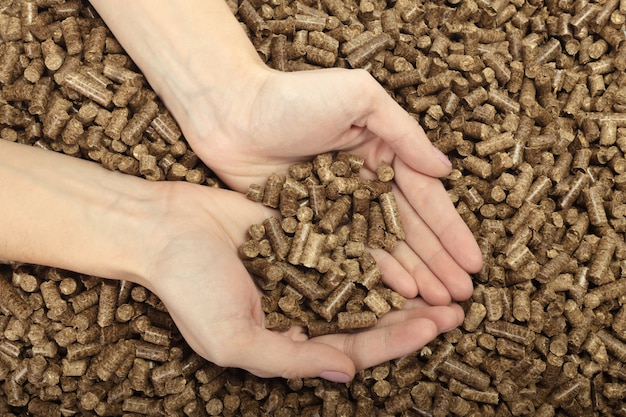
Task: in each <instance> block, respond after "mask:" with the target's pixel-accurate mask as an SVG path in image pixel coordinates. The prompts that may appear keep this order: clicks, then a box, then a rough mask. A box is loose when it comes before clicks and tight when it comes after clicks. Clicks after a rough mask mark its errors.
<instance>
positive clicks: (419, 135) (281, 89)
mask: <svg viewBox="0 0 626 417" xmlns="http://www.w3.org/2000/svg"><path fill="white" fill-rule="evenodd" d="M212 94H215V92H213V93H212ZM219 94H221V95H220V99H219V103H220V105H219V106H216V105H211V106H210V108H209V109H208V110H207V108H206V104H205V106H204V107H203V103H207V102H209V103H210V102H211V99H207V100H202V99H200V100H198V101H194V104H199V105H196V106H195V109H194V110H191V109H190V113H189V114H187V115H186V116H185V118H184V120H183V122H182V123H181V125H182V127H183V130H184V132H185V135H186V137H187V139H188V140H189V142H190V144H191V145H192V147H193V149H194V150H195V151H196V153H198V155H199V156H200V157H201V158H202V159H203V160H204V161H205V162H206V163H207V164H208V165H209V166H210V167H211V168H212V169H213V170H214V171H215V172H216V173H217V174H218V175H219V176H220V177H221V178H222V180H224V181H225V182H226V183H227V184H228V185H229V186H230V187H232V188H233V189H236V190H239V191H244V190H245V189H246V188H247V187H248V185H249V184H251V183H258V184H262V183H263V182H264V181H265V178H267V176H268V175H269V174H271V173H272V172H277V173H282V172H286V170H287V167H288V166H289V165H290V164H292V163H293V162H296V161H302V160H306V159H310V158H312V157H313V156H315V155H317V154H319V153H323V152H326V151H330V150H348V151H350V152H352V153H355V154H359V155H361V156H363V157H365V161H366V165H365V169H364V172H365V175H370V176H371V175H373V174H372V172H373V171H374V170H375V168H376V167H377V166H378V165H379V164H380V163H381V161H386V162H388V163H390V164H392V166H393V168H394V169H395V172H396V177H395V180H396V184H397V189H396V192H397V197H398V200H399V205H400V210H401V216H402V220H403V222H404V225H405V228H406V230H407V240H406V242H405V243H403V244H400V245H399V246H398V248H397V249H396V250H395V251H394V252H393V256H390V255H389V254H387V253H385V252H383V251H378V252H376V253H375V257H376V258H377V260H378V261H379V262H380V263H381V264H383V265H385V266H386V269H387V270H388V271H390V272H389V274H387V275H385V277H384V280H385V282H386V283H387V284H388V285H389V286H391V287H392V288H394V289H395V290H396V291H398V292H400V293H401V294H403V295H404V296H406V297H410V298H412V297H415V296H416V295H417V294H420V295H421V296H422V297H423V298H424V300H426V301H427V302H428V303H430V304H433V305H447V304H449V303H450V301H451V299H454V300H463V299H466V298H468V297H470V295H471V294H472V282H471V279H470V277H469V275H468V272H477V271H479V270H480V268H481V265H482V259H481V254H480V251H479V249H478V247H477V245H476V242H475V241H474V238H473V236H472V234H471V232H470V231H469V230H468V229H467V227H466V225H465V224H464V223H463V221H462V219H461V218H460V217H459V215H458V214H457V213H456V210H455V209H454V207H453V205H452V204H451V202H450V200H449V198H448V195H447V194H446V192H445V190H444V188H443V186H442V184H441V182H440V181H439V180H438V179H437V178H436V177H439V176H443V175H446V174H448V172H449V169H450V166H449V163H448V162H447V159H446V158H445V156H444V155H443V154H441V153H440V152H438V151H436V150H435V148H433V146H432V145H431V143H430V141H429V140H428V138H427V137H426V135H425V133H424V131H423V130H422V129H421V127H420V126H419V124H418V123H417V121H416V120H414V119H413V118H412V117H411V116H410V115H409V114H408V113H407V112H405V111H404V110H403V109H402V108H401V107H400V106H399V105H398V104H397V103H395V101H394V100H393V99H392V98H391V97H390V96H389V95H388V94H387V93H386V92H385V91H384V89H383V88H382V87H381V86H380V85H379V84H378V83H377V82H376V81H375V80H374V79H373V78H372V77H371V76H370V75H369V74H368V73H366V72H365V71H361V70H345V69H329V70H316V71H304V72H298V73H280V72H276V71H272V70H267V69H261V70H257V71H255V72H253V75H251V76H249V77H248V79H247V80H242V81H241V82H240V83H239V88H238V89H224V90H223V91H221V92H220V93H219ZM205 110H206V111H205ZM206 118H210V119H211V121H210V122H206ZM185 122H187V123H185Z"/></svg>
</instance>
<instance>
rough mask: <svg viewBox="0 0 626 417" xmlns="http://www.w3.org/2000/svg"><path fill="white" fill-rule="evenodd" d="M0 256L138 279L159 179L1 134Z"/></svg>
mask: <svg viewBox="0 0 626 417" xmlns="http://www.w3.org/2000/svg"><path fill="white" fill-rule="evenodd" d="M0 184H2V186H0V201H2V215H1V216H0V259H3V260H12V261H20V262H25V263H34V264H39V265H49V266H54V267H59V268H64V269H68V270H73V271H77V272H81V273H85V274H90V275H95V276H100V277H107V278H114V279H126V280H132V281H135V282H140V283H145V282H143V277H144V276H145V273H144V265H142V263H141V262H142V259H143V258H144V257H145V252H144V253H142V252H143V251H145V249H146V248H145V247H144V243H143V242H146V241H147V239H146V238H147V236H146V231H147V232H149V230H150V221H149V219H150V218H152V216H154V214H155V213H150V212H149V209H150V208H151V207H153V204H152V201H153V200H154V197H152V195H153V193H154V192H155V191H159V190H156V189H154V187H159V186H158V185H157V184H153V183H150V182H148V181H145V180H141V179H139V178H134V177H130V176H126V175H123V174H120V173H118V172H112V171H107V170H106V169H104V168H102V167H101V166H99V165H97V164H94V163H92V162H87V161H83V160H80V159H78V158H71V157H66V156H63V155H60V154H56V153H54V152H51V151H44V150H41V149H37V148H33V147H29V146H24V145H19V144H15V143H10V142H6V141H2V140H0Z"/></svg>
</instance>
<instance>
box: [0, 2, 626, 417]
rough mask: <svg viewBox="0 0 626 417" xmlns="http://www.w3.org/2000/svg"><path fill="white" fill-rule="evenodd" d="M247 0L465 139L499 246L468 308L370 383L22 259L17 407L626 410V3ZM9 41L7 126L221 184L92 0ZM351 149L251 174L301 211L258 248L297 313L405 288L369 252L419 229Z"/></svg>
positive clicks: (278, 42)
mask: <svg viewBox="0 0 626 417" xmlns="http://www.w3.org/2000/svg"><path fill="white" fill-rule="evenodd" d="M228 3H229V5H230V6H231V10H232V11H233V13H234V14H235V15H236V16H237V18H238V19H239V21H240V22H241V24H242V27H244V28H245V30H247V32H248V34H249V36H250V39H251V41H252V42H253V44H254V45H255V47H256V48H257V50H258V52H259V55H260V56H261V58H262V59H263V60H264V61H265V62H266V63H267V64H268V65H269V66H271V67H273V68H276V69H279V70H281V71H297V70H309V69H316V68H326V67H339V68H363V69H365V70H367V71H368V72H369V73H370V74H372V76H373V77H374V78H375V79H376V80H377V81H378V82H379V83H380V84H381V85H382V86H383V87H384V88H385V89H386V90H387V91H388V93H389V94H390V95H391V96H392V97H393V98H394V99H395V100H396V101H397V102H398V103H399V104H400V105H401V106H402V107H403V108H404V109H406V110H407V111H408V112H409V113H411V114H412V115H413V116H414V117H415V118H416V120H418V121H419V122H420V124H421V125H422V126H423V127H424V128H425V130H426V133H427V135H428V136H429V138H430V139H431V141H432V142H433V143H434V144H435V145H436V146H438V147H439V148H440V149H441V150H442V151H443V152H444V153H446V154H447V155H448V156H449V157H450V159H451V160H452V162H453V171H452V173H451V175H450V176H449V177H448V178H446V179H444V185H445V186H446V189H447V190H448V194H449V196H450V198H451V199H452V201H453V202H454V203H455V205H456V207H457V211H458V212H459V214H460V215H461V217H462V218H463V219H464V221H465V222H466V223H467V224H468V226H469V227H470V229H471V230H472V231H473V232H474V234H475V237H476V239H477V240H478V242H479V245H480V247H481V250H482V251H483V259H484V261H485V268H484V269H483V271H481V272H480V273H478V274H476V276H475V277H474V281H475V291H474V294H473V296H472V298H471V299H470V300H468V301H466V302H464V303H462V306H463V307H464V309H465V311H466V318H465V321H464V323H463V324H462V326H460V327H459V328H458V329H455V330H453V331H450V332H448V333H446V334H443V335H441V336H440V337H438V338H437V339H436V340H434V341H433V342H432V343H430V344H429V345H427V346H426V347H424V348H423V349H421V350H420V351H418V352H414V353H413V354H410V355H407V356H406V357H403V358H399V359H396V360H393V361H389V362H386V363H384V364H381V365H379V366H377V367H374V368H371V369H364V370H361V371H359V372H358V373H357V375H356V377H355V379H354V381H353V382H351V383H350V384H345V385H341V384H333V383H329V382H327V381H323V380H319V379H315V378H312V379H293V380H288V381H283V380H276V379H269V380H264V379H260V378H256V377H254V376H252V375H250V374H247V373H246V372H243V371H240V370H236V369H224V368H220V367H217V366H215V365H213V364H211V363H209V362H206V361H204V360H203V359H201V358H199V357H198V356H197V355H195V354H194V353H193V352H191V350H190V349H189V348H188V346H187V345H186V344H185V342H184V340H182V338H181V337H180V334H179V333H178V331H177V330H176V328H175V326H174V325H173V322H172V321H171V318H170V317H169V315H168V314H167V311H166V310H165V309H164V306H163V305H162V304H161V303H160V302H159V300H158V299H157V298H156V297H155V296H154V295H153V294H150V293H149V292H148V291H147V290H146V289H145V288H142V287H138V286H134V285H128V283H118V284H117V285H116V286H115V287H114V286H113V285H111V284H112V283H110V282H108V281H105V280H101V279H98V278H95V277H86V276H81V275H78V274H74V273H72V272H69V271H60V270H55V269H51V268H46V267H41V266H36V265H15V264H5V265H1V266H0V278H1V279H0V293H1V294H0V331H1V333H0V383H1V394H0V413H2V415H7V416H11V415H16V416H17V415H35V416H73V415H103V416H104V415H123V414H127V415H187V416H205V415H224V416H236V415H244V416H245V415H260V414H261V412H265V413H266V414H268V415H277V416H300V415H303V416H304V415H325V416H334V415H345V416H372V415H379V416H391V415H424V416H448V415H456V416H510V415H514V416H526V415H527V416H531V415H532V416H556V415H567V416H570V415H598V416H602V415H615V416H624V415H626V407H625V406H624V398H625V396H626V389H625V387H626V368H625V367H624V361H625V360H626V325H625V324H624V323H625V320H626V308H625V307H624V301H625V300H626V298H625V297H626V295H625V291H626V290H625V288H626V287H625V286H624V284H623V282H624V279H625V278H624V273H625V272H624V271H625V266H626V264H625V263H624V256H625V254H626V251H625V249H626V244H625V243H624V232H625V231H626V210H624V203H625V201H626V198H625V197H624V191H625V189H626V188H625V186H624V184H625V183H626V181H625V179H626V176H625V175H626V174H625V165H624V158H625V157H624V153H625V152H626V95H625V94H624V93H623V90H624V86H625V85H624V84H625V83H626V77H625V76H624V70H625V69H626V42H625V38H626V36H625V35H624V33H625V31H624V24H625V22H626V2H624V1H623V0H606V1H591V0H590V1H561V2H557V1H552V0H550V1H548V0H546V1H544V2H540V1H508V0H503V1H495V2H484V1H476V0H448V1H443V0H435V1H429V2H418V1H409V0H397V1H395V2H381V1H378V0H361V1H355V0H343V1H341V0H323V1H320V2H316V1H311V0H294V1H289V0H285V1H281V2H279V1H264V0H250V1H248V0H245V1H236V0H229V1H228ZM0 39H1V42H0V84H1V87H2V89H1V91H0V138H2V140H10V141H16V142H20V143H24V144H28V145H32V146H37V147H41V148H44V149H48V150H51V151H55V152H62V153H66V154H68V155H71V156H74V157H80V158H85V159H89V160H93V161H96V162H99V163H101V164H102V165H103V166H105V167H106V168H108V169H115V170H120V171H122V172H124V173H126V174H129V175H136V176H142V177H144V178H148V179H151V180H168V181H180V180H184V181H189V182H192V183H196V184H202V185H205V186H221V183H220V182H219V180H218V179H217V178H216V177H215V176H214V175H213V174H212V173H211V171H210V170H209V169H208V168H207V167H205V166H204V165H202V163H201V162H200V161H199V158H198V157H197V156H196V155H195V154H194V153H193V151H192V150H191V149H190V148H189V146H188V145H187V144H186V141H185V138H184V136H183V135H182V133H181V131H180V129H179V127H178V126H177V125H176V123H175V121H174V119H173V118H172V116H171V115H170V114H169V112H168V111H167V109H166V108H165V107H164V106H163V104H162V103H161V102H160V100H159V98H158V97H157V96H156V94H155V93H154V92H153V90H152V89H151V87H150V86H149V85H148V83H147V82H146V80H145V79H144V77H143V76H142V75H141V73H140V72H139V70H138V69H137V68H136V67H134V66H133V65H132V63H131V61H130V59H129V58H128V57H127V56H125V54H124V51H123V50H122V48H121V47H120V45H119V43H118V42H117V41H116V40H115V39H114V37H113V36H112V35H111V33H110V32H109V31H108V29H107V28H106V26H105V24H104V23H103V22H102V21H101V20H100V19H99V18H98V17H97V15H96V13H95V12H94V10H93V9H92V8H91V7H90V6H89V4H88V3H87V2H86V1H80V0H71V1H70V0H66V1H63V0H58V1H57V0H41V1H40V0H38V1H34V0H33V1H30V0H23V1H17V0H13V1H11V0H9V1H5V2H3V4H2V7H0ZM329 156H331V158H330V159H329ZM343 162H346V161H343ZM354 162H355V161H350V162H349V163H348V165H349V166H351V165H350V164H351V163H354ZM340 165H341V164H337V165H336V166H335V167H334V168H333V167H332V155H331V154H329V155H324V156H320V157H319V159H318V162H317V163H316V164H315V167H314V164H310V163H308V162H306V161H302V163H300V164H296V165H294V166H292V167H291V168H290V169H289V172H288V173H277V174H278V175H283V176H284V178H285V181H284V182H282V180H283V178H282V177H281V178H279V179H276V183H275V184H273V185H271V186H270V185H268V186H267V187H266V186H265V185H263V184H260V185H258V186H257V187H255V188H251V189H250V192H249V194H250V195H251V196H252V195H255V196H256V197H254V198H255V199H258V200H259V201H260V200H261V199H263V197H262V196H264V195H265V194H267V196H266V198H267V202H268V204H270V205H271V206H272V207H277V208H278V207H280V208H281V209H282V210H281V216H283V217H284V218H285V219H287V218H288V219H291V220H289V221H281V220H278V219H277V220H278V221H277V220H270V221H268V222H267V226H268V227H267V229H270V230H273V232H271V233H273V235H272V237H271V238H270V237H269V236H268V237H267V238H265V237H263V236H264V234H265V233H266V230H261V227H259V225H255V227H253V228H251V229H249V230H248V235H249V236H250V242H251V243H249V244H247V245H244V247H242V248H241V250H240V255H241V256H242V258H244V259H247V260H246V261H244V263H245V264H246V267H248V269H249V270H250V271H251V273H252V275H254V276H255V277H256V278H255V280H256V282H257V284H258V285H259V287H261V288H262V289H263V290H264V291H265V292H266V294H267V295H266V296H264V306H265V307H266V309H267V310H266V311H268V312H270V313H269V314H268V316H267V317H268V318H267V321H268V322H270V321H271V322H272V323H274V325H275V326H276V328H277V329H280V328H284V327H287V326H292V325H303V324H305V323H304V319H302V317H306V318H307V320H308V332H309V334H310V335H311V336H314V335H320V334H325V333H328V332H337V331H353V329H354V328H356V327H358V326H361V325H363V324H367V325H369V324H372V323H374V319H377V318H378V317H381V316H382V315H384V314H386V313H387V312H388V311H389V309H391V308H398V307H400V306H401V305H402V299H398V298H397V297H396V295H394V294H393V293H392V292H390V291H388V289H385V288H382V287H380V286H379V285H378V284H379V282H380V275H379V271H377V270H376V267H375V266H374V263H373V262H372V259H369V258H368V256H367V254H368V252H367V251H365V252H363V251H362V250H363V247H364V245H368V246H370V247H378V248H387V249H390V250H391V249H392V248H393V245H394V244H396V243H397V241H396V240H397V239H401V238H402V235H401V233H398V232H392V230H394V226H393V224H394V220H393V219H392V218H393V216H394V215H395V214H394V210H393V209H389V208H388V207H387V208H385V204H386V203H383V201H384V199H385V197H383V201H374V202H372V199H371V195H373V194H376V199H377V200H378V199H379V196H381V195H384V193H387V192H389V190H381V189H378V188H375V187H374V185H375V184H370V188H365V189H366V190H367V192H365V191H363V190H364V189H363V188H362V187H361V186H362V185H363V183H362V181H356V183H357V188H356V190H355V189H354V184H355V181H354V180H348V181H345V182H343V183H340V182H338V183H336V184H335V185H333V186H332V187H330V193H331V194H332V195H335V197H333V200H331V201H332V202H333V204H328V203H327V202H328V199H327V198H326V197H324V196H323V195H324V193H326V192H327V189H328V187H329V184H331V183H332V181H333V178H336V177H341V178H344V177H345V172H346V171H345V166H344V167H341V166H340ZM350 169H352V168H350ZM338 172H344V174H343V176H341V175H339V174H337V173H338ZM312 175H315V176H317V177H318V178H319V182H320V183H319V184H317V185H315V186H313V185H311V186H309V187H305V188H304V190H303V189H302V186H301V182H302V181H303V180H304V179H305V178H309V177H310V176H312ZM379 175H380V176H381V179H382V178H384V180H381V182H386V183H388V182H389V181H390V180H391V179H392V178H390V177H389V176H390V175H391V174H390V172H389V171H388V170H387V168H386V167H384V166H381V172H380V174H379ZM287 176H288V177H289V178H291V179H292V180H290V181H287V180H286V178H287ZM348 178H349V177H348ZM279 184H280V187H279V186H278V185H279ZM347 191H350V192H349V195H351V199H350V204H348V203H347V202H346V200H345V199H343V198H342V197H343V196H345V195H346V194H343V193H345V192H347ZM307 199H308V206H307V207H306V209H305V208H303V207H301V205H300V204H299V203H298V202H299V201H300V202H301V201H302V200H307ZM325 216H326V217H325ZM372 218H374V219H377V220H376V221H375V222H373V223H372V221H371V219H372ZM322 219H325V220H324V221H323V222H322ZM368 220H369V221H368ZM314 222H315V223H316V224H319V223H321V225H320V226H319V229H317V230H315V228H313V227H312V226H306V225H312V224H313V223H314ZM348 224H351V226H350V227H348ZM372 224H374V225H385V227H384V228H383V227H372ZM265 226H266V225H265V224H264V225H263V228H262V229H266V227H265ZM335 230H337V231H336V232H335ZM394 233H395V234H394ZM305 236H306V237H307V239H305V238H304V237H305ZM310 236H313V238H312V239H311V242H308V237H310ZM320 236H322V237H323V236H326V237H325V238H323V239H322V237H320ZM328 236H336V237H333V238H329V237H328ZM391 236H394V237H393V238H391ZM344 241H345V242H346V243H343V242H344ZM347 242H350V244H349V245H348V244H347ZM307 243H308V244H307ZM331 247H332V248H333V250H332V252H331V253H330V255H329V253H328V251H329V250H330V248H331ZM268 258H281V259H280V260H279V261H277V262H275V263H270V262H266V260H267V259H268ZM337 259H345V261H343V262H344V267H343V268H341V267H339V268H338V267H337ZM355 262H356V263H355ZM305 263H306V265H307V266H306V268H310V269H312V270H315V271H316V273H317V274H320V275H322V274H323V276H322V277H321V278H319V281H316V282H315V285H313V284H312V282H311V281H308V280H307V279H308V278H309V277H306V276H305V277H304V278H303V277H302V276H301V274H300V272H302V271H301V270H300V269H299V268H304V266H303V265H304V264H305ZM315 268H318V269H323V270H324V271H325V272H323V273H322V272H321V271H317V269H315ZM294 269H295V270H294ZM357 271H358V272H357ZM305 275H306V274H305ZM286 276H287V277H289V278H288V279H289V280H290V281H288V284H285V283H284V282H283V281H282V280H284V279H285V277H286ZM330 289H332V290H331V291H329V290H330ZM346 294H348V295H349V296H347V295H346ZM303 300H304V301H303ZM338 306H339V307H338ZM303 307H307V308H308V307H310V308H311V309H313V311H314V314H316V316H315V317H313V316H311V315H310V314H308V313H306V312H305V311H304V310H303ZM372 315H373V316H372ZM317 316H319V318H318V317H317ZM340 318H341V326H340V323H339V320H340ZM340 327H344V328H343V329H340ZM120 352H122V353H125V354H124V355H122V356H123V357H120V356H119V355H118V353H120Z"/></svg>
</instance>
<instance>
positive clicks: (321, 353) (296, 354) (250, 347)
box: [232, 327, 356, 383]
mask: <svg viewBox="0 0 626 417" xmlns="http://www.w3.org/2000/svg"><path fill="white" fill-rule="evenodd" d="M241 346H242V348H241V349H239V350H238V351H237V352H232V353H233V356H235V357H233V362H234V363H236V364H237V365H236V366H238V367H240V368H244V369H246V370H247V371H249V372H251V373H253V374H255V375H257V376H259V377H262V378H268V377H275V376H280V377H283V378H286V379H291V378H313V377H320V378H324V379H327V380H330V381H333V382H340V383H347V382H349V381H350V380H351V379H352V378H353V377H354V374H355V372H356V370H355V366H354V363H353V362H352V360H351V359H350V358H349V357H348V356H347V355H345V354H344V353H342V352H340V351H339V350H337V349H335V348H333V347H331V346H329V345H326V344H323V343H318V342H314V341H311V340H306V341H295V340H292V339H291V338H290V337H288V336H286V335H283V334H280V333H276V332H273V331H270V330H266V329H263V328H259V327H255V329H254V330H253V332H251V334H250V335H249V340H247V341H246V342H244V343H242V344H241Z"/></svg>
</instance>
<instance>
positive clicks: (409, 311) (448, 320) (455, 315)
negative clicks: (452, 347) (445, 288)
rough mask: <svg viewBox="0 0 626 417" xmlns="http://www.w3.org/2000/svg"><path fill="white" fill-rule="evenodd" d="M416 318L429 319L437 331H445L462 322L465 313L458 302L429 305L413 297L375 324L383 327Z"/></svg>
mask: <svg viewBox="0 0 626 417" xmlns="http://www.w3.org/2000/svg"><path fill="white" fill-rule="evenodd" d="M416 318H425V319H429V320H431V321H432V322H433V323H435V324H436V325H437V330H438V332H439V333H442V332H447V331H449V330H451V329H453V328H455V327H458V326H459V325H461V324H462V323H463V319H464V318H465V313H464V312H463V309H462V308H461V306H459V305H458V304H449V305H447V306H431V305H429V304H428V303H426V301H424V300H423V299H422V298H419V297H418V298H413V299H410V300H407V301H406V304H405V305H404V307H402V309H400V310H392V311H391V312H389V313H387V314H385V315H384V316H382V317H381V318H380V319H378V323H377V326H380V327H384V326H390V325H394V324H398V323H402V322H404V321H407V320H412V319H416Z"/></svg>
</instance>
